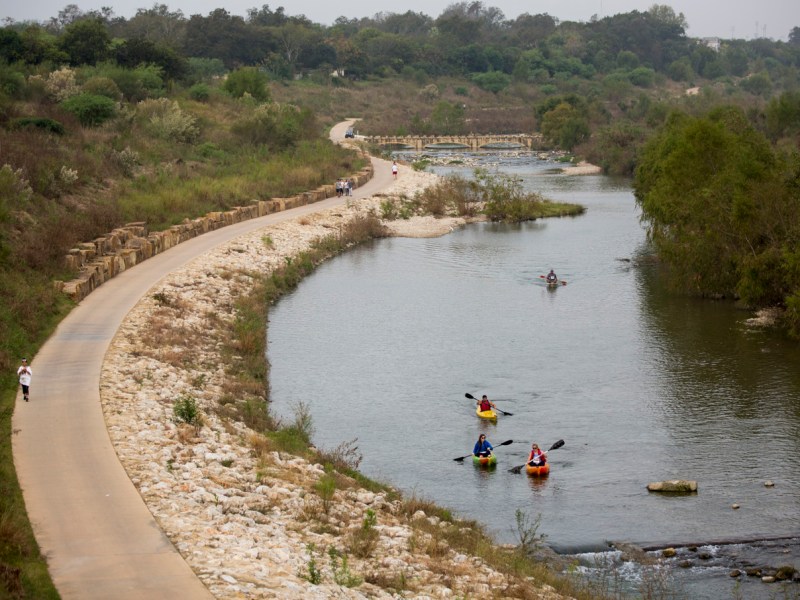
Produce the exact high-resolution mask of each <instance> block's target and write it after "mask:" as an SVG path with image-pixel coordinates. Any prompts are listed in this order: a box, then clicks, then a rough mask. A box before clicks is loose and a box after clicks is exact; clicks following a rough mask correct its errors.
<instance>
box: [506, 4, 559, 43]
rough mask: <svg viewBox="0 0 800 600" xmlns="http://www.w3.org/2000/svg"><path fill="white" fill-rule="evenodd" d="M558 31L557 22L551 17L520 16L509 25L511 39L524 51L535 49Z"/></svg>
mask: <svg viewBox="0 0 800 600" xmlns="http://www.w3.org/2000/svg"><path fill="white" fill-rule="evenodd" d="M555 30H556V20H555V19H554V18H553V17H551V16H550V15H547V14H544V15H534V16H531V15H529V14H528V13H525V14H523V15H520V16H518V17H517V18H516V20H514V21H512V22H510V23H509V25H508V34H509V37H510V38H511V39H512V40H513V41H514V45H515V46H517V47H519V48H520V49H523V50H528V49H530V48H535V47H537V46H538V45H539V44H541V43H542V42H543V41H544V40H545V39H546V38H547V37H548V36H549V35H551V34H552V33H553V32H554V31H555Z"/></svg>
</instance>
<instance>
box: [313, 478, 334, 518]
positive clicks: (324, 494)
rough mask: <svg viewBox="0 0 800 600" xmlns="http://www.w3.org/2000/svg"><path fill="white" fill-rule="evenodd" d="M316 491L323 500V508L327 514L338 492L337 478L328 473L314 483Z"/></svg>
mask: <svg viewBox="0 0 800 600" xmlns="http://www.w3.org/2000/svg"><path fill="white" fill-rule="evenodd" d="M314 491H315V492H316V493H317V495H318V496H319V497H320V499H321V500H322V510H323V511H324V512H325V514H326V515H327V514H328V513H329V512H330V510H331V503H332V502H333V496H334V494H335V493H336V478H335V477H334V476H333V475H330V474H329V473H326V474H325V475H323V476H322V477H320V478H319V480H318V481H317V482H316V483H315V484H314Z"/></svg>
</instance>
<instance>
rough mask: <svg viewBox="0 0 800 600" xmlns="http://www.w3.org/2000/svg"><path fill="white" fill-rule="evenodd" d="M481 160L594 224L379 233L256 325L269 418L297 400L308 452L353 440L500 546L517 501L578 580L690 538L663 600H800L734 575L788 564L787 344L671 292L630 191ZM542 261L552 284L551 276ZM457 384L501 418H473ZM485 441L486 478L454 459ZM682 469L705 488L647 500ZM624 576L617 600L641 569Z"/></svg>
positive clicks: (792, 393)
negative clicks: (538, 453) (540, 461)
mask: <svg viewBox="0 0 800 600" xmlns="http://www.w3.org/2000/svg"><path fill="white" fill-rule="evenodd" d="M473 158H474V159H475V160H478V161H484V162H485V163H487V165H488V166H489V167H490V168H496V169H499V170H501V171H503V172H504V173H507V174H510V175H512V176H514V177H517V178H519V179H520V181H521V183H522V185H524V186H525V187H526V189H531V190H535V191H538V192H540V193H542V194H543V195H545V196H546V197H549V198H552V199H555V200H563V201H569V202H575V203H579V204H583V205H584V206H586V207H587V212H586V213H585V214H584V215H581V216H578V217H570V218H560V219H558V218H557V219H547V220H539V221H535V222H532V223H524V224H520V225H505V224H490V223H483V224H476V225H471V226H468V227H466V228H464V229H461V230H458V231H455V232H453V233H451V234H449V235H446V236H444V237H441V238H434V239H402V238H392V239H386V240H377V241H375V242H372V243H369V244H366V245H364V246H361V247H359V248H356V249H354V250H352V251H350V252H348V253H346V254H344V255H342V256H339V257H337V258H335V259H333V260H331V261H329V262H327V263H326V264H324V265H322V266H321V267H320V268H319V269H318V270H317V271H316V272H315V273H314V274H313V275H312V276H311V277H309V278H307V279H306V280H305V281H303V282H302V283H301V284H300V286H299V288H298V289H297V290H296V291H295V292H294V293H292V294H290V295H288V296H287V297H285V298H284V299H282V300H281V301H280V302H279V303H278V305H277V306H276V307H274V308H273V309H272V310H271V312H270V326H269V335H268V337H269V339H268V358H269V360H270V363H271V365H272V369H271V374H270V380H271V390H272V400H273V410H274V411H275V412H276V413H277V414H279V415H283V416H285V417H287V418H291V415H292V411H293V407H295V406H296V405H297V403H299V402H303V403H305V404H306V405H308V407H309V408H310V410H311V413H312V416H313V420H314V425H315V434H314V441H315V443H316V444H317V445H319V446H321V447H324V448H328V449H330V448H333V447H335V446H337V445H338V444H339V443H341V442H343V441H348V440H352V439H354V438H358V447H359V450H360V452H361V453H362V454H363V456H364V459H363V462H362V464H361V470H362V471H363V472H364V473H365V474H367V475H369V476H371V477H374V478H377V479H380V480H383V481H386V482H388V483H391V484H392V485H394V486H396V487H398V488H400V489H402V490H404V491H405V492H407V493H415V494H417V495H419V496H422V497H424V498H426V499H430V500H434V501H436V502H437V503H439V504H442V505H445V506H448V507H450V508H452V509H453V510H454V511H456V512H457V513H458V514H460V515H463V516H465V517H468V518H474V519H477V520H479V521H481V522H482V523H484V524H485V525H486V527H487V529H489V530H490V531H491V532H492V533H494V534H495V536H496V537H497V539H498V540H500V541H504V542H513V541H515V530H514V524H515V513H516V511H517V510H521V511H523V512H524V513H525V514H526V515H529V516H530V517H531V519H535V518H538V519H539V528H538V533H539V534H542V535H544V536H546V538H545V541H546V542H547V544H548V545H550V546H551V547H552V548H553V549H555V550H556V551H558V552H560V553H565V554H573V555H576V556H579V558H580V559H581V561H582V563H583V564H584V565H586V569H587V570H588V572H590V573H596V570H595V569H594V568H593V567H594V566H595V563H596V562H597V560H596V559H597V557H598V556H601V557H603V560H602V561H599V562H603V563H604V562H605V559H606V558H609V559H613V558H614V554H613V553H609V554H597V553H598V552H599V551H603V550H607V549H608V546H607V543H608V542H609V541H630V542H634V543H636V544H639V545H643V546H651V545H652V546H666V545H673V544H675V545H680V544H684V545H697V546H698V550H697V551H696V552H695V551H694V550H691V551H690V550H681V554H680V556H679V557H678V558H676V559H674V560H673V561H671V562H670V565H671V566H674V567H675V568H674V569H670V570H669V571H668V574H669V580H670V586H671V589H672V590H673V593H674V594H675V596H676V597H686V598H700V599H702V598H708V599H717V598H734V597H741V598H764V599H766V598H773V597H776V596H775V594H778V593H780V594H786V593H788V594H790V595H789V596H787V597H790V598H797V597H798V589H800V585H798V584H791V585H789V586H788V588H786V589H783V588H779V587H778V586H779V585H781V584H773V585H767V584H763V583H761V582H760V581H759V580H758V579H755V578H745V577H740V578H737V579H733V578H731V577H729V572H730V570H731V569H732V568H734V567H736V568H746V567H747V566H753V565H755V566H761V565H772V566H779V565H783V564H793V565H794V566H795V567H798V568H800V545H799V544H798V541H797V538H800V452H799V451H798V450H800V435H799V433H800V369H799V368H798V367H799V366H800V346H798V344H796V343H791V342H788V341H786V340H784V339H782V338H781V337H780V336H779V335H777V334H775V333H770V332H765V331H761V330H755V329H752V328H750V327H748V326H746V325H745V320H746V319H747V318H748V317H749V316H750V315H749V313H747V312H744V311H740V310H737V309H736V308H735V307H734V306H732V305H730V304H727V303H722V302H710V301H703V300H699V299H693V298H687V297H683V296H680V295H677V294H674V293H671V292H670V291H669V290H667V289H665V288H664V286H663V285H662V282H661V280H660V278H659V273H658V271H657V269H656V267H654V266H652V265H651V264H650V263H649V262H648V261H640V260H639V259H640V258H641V257H642V256H644V255H646V254H647V245H646V239H645V231H644V229H643V227H642V225H641V224H640V221H639V212H638V210H637V207H636V205H635V202H634V198H633V194H632V192H631V188H630V183H629V182H628V181H625V180H622V181H620V180H613V179H610V178H607V177H603V176H575V177H565V176H562V175H559V174H557V173H556V172H555V171H554V169H553V167H554V164H552V163H548V162H547V161H542V160H539V159H537V158H535V157H534V156H532V155H523V156H518V155H513V156H512V155H509V156H507V157H505V158H504V157H500V158H498V157H497V156H493V155H479V156H478V157H477V158H475V157H473ZM434 170H437V171H438V172H441V173H449V172H460V173H461V174H465V175H469V174H470V173H471V170H470V169H467V168H466V167H463V166H453V167H446V168H445V167H439V168H436V169H434ZM550 268H554V269H555V270H556V272H557V273H558V275H559V276H560V277H561V278H562V279H563V280H564V281H566V285H564V286H561V287H559V288H557V289H554V290H549V289H547V288H546V287H545V286H544V285H543V283H542V280H541V279H540V277H539V276H540V275H543V274H545V273H547V272H548V270H549V269H550ZM465 393H471V394H472V395H474V396H480V395H481V394H484V393H485V394H488V395H489V397H490V398H491V399H492V400H494V401H495V402H496V403H497V405H498V407H499V408H501V409H503V410H505V411H506V412H511V413H513V416H503V415H500V418H499V419H498V421H497V423H496V424H491V423H487V422H484V421H480V420H478V419H477V418H476V416H475V413H474V403H473V402H471V401H470V400H468V399H466V398H465V396H464V394H465ZM481 432H485V433H486V434H487V436H488V439H489V440H490V441H491V442H492V443H493V444H495V445H497V444H499V443H500V442H502V441H505V440H509V439H513V440H514V443H513V444H510V445H507V446H503V447H500V448H498V449H497V452H496V454H497V456H498V459H499V466H498V468H497V469H495V470H491V471H487V470H482V469H478V468H475V467H473V465H472V464H471V463H470V462H469V461H465V462H464V463H463V464H462V463H459V462H456V461H453V458H455V457H458V456H463V455H465V454H469V453H470V452H471V450H472V446H473V444H474V442H475V440H476V439H477V437H478V435H479V434H480V433H481ZM559 439H563V440H565V445H564V446H563V447H562V448H560V449H557V450H554V451H553V452H552V454H551V456H550V462H551V465H552V472H551V475H550V477H549V478H548V479H545V480H535V479H531V478H528V477H527V476H525V475H524V471H523V474H522V475H514V474H512V473H509V472H508V468H510V467H511V466H514V465H519V464H521V463H523V462H524V461H525V458H526V456H527V452H528V450H529V448H530V444H531V442H532V441H536V442H538V443H539V445H540V446H542V447H544V448H549V447H550V445H552V443H553V442H555V441H556V440H559ZM678 478H680V479H693V480H697V481H698V485H699V491H698V493H697V494H693V495H688V496H678V497H670V496H664V495H658V494H652V493H649V492H648V491H647V490H646V488H645V486H646V485H647V483H648V482H650V481H657V480H665V479H678ZM767 480H771V481H772V482H774V487H766V486H765V485H764V483H765V481H767ZM734 504H737V505H739V507H740V508H738V509H733V508H732V506H733V505H734ZM784 536H786V537H789V538H792V539H788V540H780V541H773V542H765V543H743V544H732V545H729V544H724V545H722V544H719V543H718V542H722V541H726V542H727V541H737V540H755V539H772V538H778V537H784ZM701 554H705V555H706V556H707V558H699V556H700V555H701ZM679 560H690V561H691V565H692V566H691V567H690V568H678V567H677V563H678V561H679ZM620 573H622V574H623V577H622V578H623V580H624V585H625V586H627V587H626V589H635V588H636V587H637V585H640V583H641V578H642V577H643V575H642V572H641V570H639V569H636V568H632V569H625V568H623V569H621V570H619V571H617V574H620ZM778 597H784V596H783V595H780V596H778Z"/></svg>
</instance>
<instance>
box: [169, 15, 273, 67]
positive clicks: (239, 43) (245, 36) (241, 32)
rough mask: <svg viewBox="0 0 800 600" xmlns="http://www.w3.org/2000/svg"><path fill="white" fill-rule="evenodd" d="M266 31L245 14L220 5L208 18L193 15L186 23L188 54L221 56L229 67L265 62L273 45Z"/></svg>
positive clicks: (210, 56) (184, 49)
mask: <svg viewBox="0 0 800 600" xmlns="http://www.w3.org/2000/svg"><path fill="white" fill-rule="evenodd" d="M271 42H272V40H271V38H270V37H269V36H267V35H265V32H264V31H263V30H259V29H258V28H255V27H251V26H248V25H247V24H246V23H245V22H244V19H243V18H242V17H239V16H235V15H231V14H229V13H228V11H226V10H225V9H222V8H218V9H216V10H214V11H213V12H211V13H210V14H209V15H208V16H207V17H203V16H200V15H192V17H191V18H190V19H189V22H188V23H187V24H186V39H185V42H184V48H183V51H184V53H185V55H186V56H196V57H199V58H219V59H220V60H222V61H223V62H224V63H225V65H226V66H227V67H228V68H235V67H237V66H240V65H254V64H257V63H259V62H261V61H262V60H263V59H264V57H265V56H266V55H267V54H268V52H269V50H270V49H271V48H272V44H271Z"/></svg>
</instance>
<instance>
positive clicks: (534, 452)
mask: <svg viewBox="0 0 800 600" xmlns="http://www.w3.org/2000/svg"><path fill="white" fill-rule="evenodd" d="M546 462H547V455H546V454H545V453H544V452H542V450H541V448H539V445H538V444H537V443H536V442H534V443H533V444H531V453H530V455H529V456H528V464H529V465H530V466H532V467H541V466H543V465H544V463H546Z"/></svg>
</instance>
